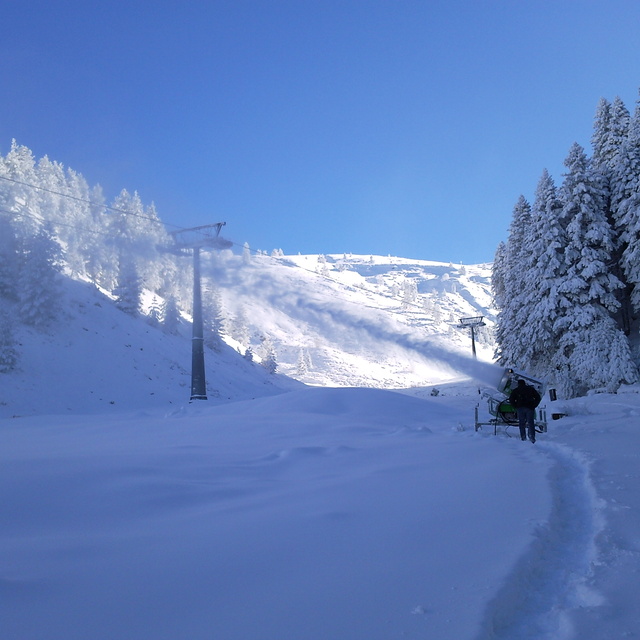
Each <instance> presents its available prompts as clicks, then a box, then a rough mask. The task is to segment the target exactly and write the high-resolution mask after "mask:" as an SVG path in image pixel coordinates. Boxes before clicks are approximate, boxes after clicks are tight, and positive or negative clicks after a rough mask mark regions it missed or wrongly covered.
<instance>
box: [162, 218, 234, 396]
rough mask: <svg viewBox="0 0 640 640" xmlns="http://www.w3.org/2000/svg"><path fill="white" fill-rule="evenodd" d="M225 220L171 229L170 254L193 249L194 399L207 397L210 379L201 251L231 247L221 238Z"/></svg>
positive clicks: (192, 372)
mask: <svg viewBox="0 0 640 640" xmlns="http://www.w3.org/2000/svg"><path fill="white" fill-rule="evenodd" d="M225 224H227V223H226V222H216V223H215V224H205V225H202V226H200V227H192V228H191V229H180V230H179V231H172V232H171V233H170V234H169V235H170V236H171V237H172V238H173V247H172V248H171V249H170V251H171V253H175V254H177V255H180V256H187V255H189V252H190V251H192V252H193V325H192V326H193V330H192V342H191V401H193V400H206V399H207V381H206V377H205V372H204V331H203V326H202V287H201V284H200V251H201V250H203V251H204V250H207V249H208V250H212V249H228V248H230V247H231V246H233V243H232V242H230V241H229V240H225V239H224V238H221V237H220V229H222V227H223V226H224V225H225Z"/></svg>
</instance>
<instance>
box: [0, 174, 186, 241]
mask: <svg viewBox="0 0 640 640" xmlns="http://www.w3.org/2000/svg"><path fill="white" fill-rule="evenodd" d="M0 180H6V181H7V182H13V183H14V184H19V185H22V186H23V187H29V188H31V189H37V190H39V191H44V192H46V193H51V194H53V195H56V196H61V197H63V198H69V200H75V201H76V202H82V203H84V204H89V205H91V206H93V207H98V208H100V209H106V210H107V211H113V212H115V213H122V214H124V215H127V216H133V217H134V218H141V219H142V220H149V221H151V222H157V223H158V224H161V225H164V226H166V227H173V228H175V229H182V228H183V227H180V226H178V225H176V224H171V223H169V222H162V221H161V220H160V219H159V218H153V217H151V216H145V215H142V214H139V213H133V211H127V210H126V209H118V208H117V207H112V206H109V205H107V204H103V203H101V202H94V201H93V200H87V199H85V198H78V197H77V196H72V195H71V194H69V193H62V192H60V191H55V190H54V189H47V187H40V186H38V185H35V184H29V183H28V182H22V181H21V180H16V179H15V178H9V177H7V176H0Z"/></svg>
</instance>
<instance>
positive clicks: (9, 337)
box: [0, 309, 18, 373]
mask: <svg viewBox="0 0 640 640" xmlns="http://www.w3.org/2000/svg"><path fill="white" fill-rule="evenodd" d="M17 363H18V345H17V343H16V340H15V337H14V333H13V321H12V319H11V315H10V314H9V313H7V312H6V311H5V310H4V309H2V310H0V373H8V372H9V371H13V369H15V367H16V364H17Z"/></svg>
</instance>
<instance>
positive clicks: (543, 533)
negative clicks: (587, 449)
mask: <svg viewBox="0 0 640 640" xmlns="http://www.w3.org/2000/svg"><path fill="white" fill-rule="evenodd" d="M535 446H536V447H537V448H539V449H540V450H541V453H542V452H544V454H546V455H548V456H549V457H550V458H551V459H552V460H554V462H555V464H554V466H553V467H552V469H551V471H550V473H549V481H550V483H551V491H552V495H553V506H552V511H551V514H550V517H549V521H548V522H547V523H545V524H544V525H541V526H540V528H539V530H538V531H537V532H536V535H535V540H534V542H533V544H532V545H531V547H530V549H529V551H528V553H527V554H526V555H525V556H524V557H523V558H521V560H520V561H519V562H518V563H517V565H516V566H515V568H514V570H513V572H512V573H511V575H510V577H509V578H508V579H507V581H506V583H505V585H504V586H503V587H502V588H501V590H500V592H499V593H498V595H497V596H496V598H495V599H494V600H493V601H492V602H491V603H490V604H489V606H488V608H487V612H486V615H485V620H484V623H483V625H482V629H481V631H480V633H479V634H478V636H477V640H513V639H514V638H518V640H569V638H572V637H573V635H574V633H573V625H572V623H571V619H570V613H571V611H572V610H574V609H576V608H578V607H582V606H591V605H595V604H598V603H599V602H600V598H599V596H598V594H596V593H594V592H593V591H591V590H590V589H589V587H588V586H587V582H588V580H589V577H590V573H591V567H592V563H593V562H594V561H595V559H596V545H595V537H596V535H597V534H598V532H599V531H600V529H601V527H602V522H601V515H600V507H599V503H598V498H597V497H596V492H595V489H594V487H593V485H592V483H591V479H590V476H589V465H588V463H587V462H586V460H584V459H583V458H582V456H580V454H578V453H577V452H575V451H573V450H571V449H569V448H568V447H564V446H562V445H558V444H555V443H549V442H547V443H538V444H536V445H535ZM518 482H521V483H522V491H523V500H526V496H527V494H528V493H529V492H531V491H535V490H536V487H535V486H531V485H530V484H527V479H526V477H523V478H521V479H519V480H518Z"/></svg>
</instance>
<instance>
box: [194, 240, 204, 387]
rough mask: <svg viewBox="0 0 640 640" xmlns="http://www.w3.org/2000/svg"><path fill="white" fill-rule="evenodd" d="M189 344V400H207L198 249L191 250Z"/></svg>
mask: <svg viewBox="0 0 640 640" xmlns="http://www.w3.org/2000/svg"><path fill="white" fill-rule="evenodd" d="M192 336H193V338H192V342H191V400H206V399H207V383H206V380H205V373H204V331H203V327H202V289H201V287H200V248H199V247H194V248H193V334H192Z"/></svg>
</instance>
